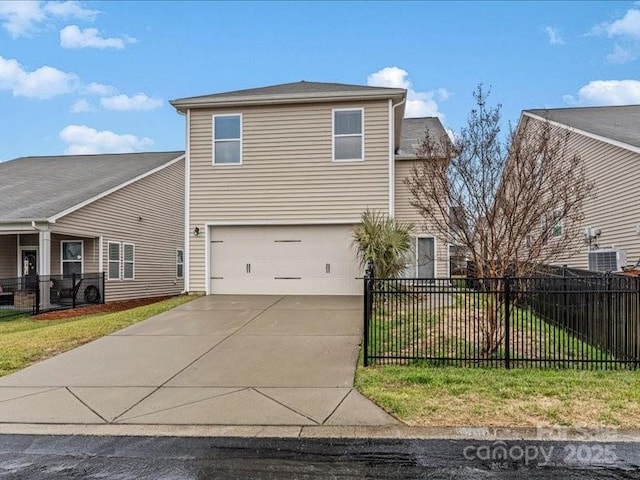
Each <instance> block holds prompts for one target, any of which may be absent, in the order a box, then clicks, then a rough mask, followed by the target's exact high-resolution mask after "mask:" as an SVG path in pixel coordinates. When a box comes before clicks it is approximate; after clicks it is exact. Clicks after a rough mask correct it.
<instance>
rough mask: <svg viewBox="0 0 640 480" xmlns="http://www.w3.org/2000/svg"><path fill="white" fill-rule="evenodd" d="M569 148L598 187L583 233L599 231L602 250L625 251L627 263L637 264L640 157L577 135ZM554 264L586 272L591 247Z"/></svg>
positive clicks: (587, 206)
mask: <svg viewBox="0 0 640 480" xmlns="http://www.w3.org/2000/svg"><path fill="white" fill-rule="evenodd" d="M569 148H570V150H571V151H572V152H575V153H577V154H578V155H580V156H581V158H582V159H583V161H584V166H585V171H586V174H587V176H588V178H589V180H590V181H592V182H594V184H595V198H593V199H590V200H588V201H587V202H586V203H585V209H584V213H585V219H584V222H583V225H582V227H581V229H584V227H587V226H591V227H598V228H600V229H601V231H602V235H601V236H600V238H599V239H598V244H599V246H600V247H601V248H608V247H614V248H617V249H621V250H625V251H626V254H627V262H628V263H629V264H634V263H635V262H637V261H638V259H639V258H640V236H639V235H638V234H637V232H636V225H638V224H640V195H638V185H637V178H638V174H639V173H640V153H636V152H632V151H630V150H627V149H625V148H621V147H617V146H615V145H611V144H608V143H605V142H603V141H600V140H596V139H593V138H590V137H587V136H585V135H582V134H579V133H576V132H572V133H570V135H569ZM555 263H557V264H568V265H569V266H572V267H575V268H587V267H588V265H589V262H588V246H587V245H586V243H583V244H582V245H581V247H580V251H579V252H577V253H575V254H573V255H567V256H566V257H564V258H559V259H558V260H557V262H555Z"/></svg>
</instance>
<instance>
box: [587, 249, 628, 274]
mask: <svg viewBox="0 0 640 480" xmlns="http://www.w3.org/2000/svg"><path fill="white" fill-rule="evenodd" d="M626 265H627V255H626V253H625V252H624V251H623V250H615V249H613V248H601V249H599V250H592V251H590V252H589V270H593V271H596V272H620V271H622V267H626Z"/></svg>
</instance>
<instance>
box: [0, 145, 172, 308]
mask: <svg viewBox="0 0 640 480" xmlns="http://www.w3.org/2000/svg"><path fill="white" fill-rule="evenodd" d="M0 199H1V200H0V284H1V283H2V281H3V280H2V279H8V278H15V277H31V276H33V275H35V274H39V275H40V276H41V278H42V277H44V278H46V277H47V276H49V275H52V276H57V275H62V276H64V277H67V278H69V277H71V276H72V275H73V274H74V273H75V274H76V275H87V274H89V273H93V274H95V273H99V272H106V273H105V292H104V298H101V300H102V299H104V300H106V301H113V300H122V299H129V298H139V297H151V296H159V295H174V294H179V293H181V292H182V291H183V290H184V280H183V276H184V270H183V268H184V266H183V254H184V152H158V153H132V154H113V155H69V156H55V157H24V158H17V159H15V160H10V161H6V162H2V163H0ZM45 293H46V292H44V291H43V295H44V294H45ZM45 301H48V298H46V299H45Z"/></svg>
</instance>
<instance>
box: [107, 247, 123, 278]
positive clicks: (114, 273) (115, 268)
mask: <svg viewBox="0 0 640 480" xmlns="http://www.w3.org/2000/svg"><path fill="white" fill-rule="evenodd" d="M107 250H108V255H109V271H108V273H107V279H108V280H120V243H116V242H109V243H108V246H107Z"/></svg>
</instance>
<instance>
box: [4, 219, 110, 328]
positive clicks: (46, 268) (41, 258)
mask: <svg viewBox="0 0 640 480" xmlns="http://www.w3.org/2000/svg"><path fill="white" fill-rule="evenodd" d="M100 263H101V262H100V239H99V238H93V237H87V236H74V235H68V234H60V233H53V232H51V231H50V230H44V229H42V230H37V231H36V233H34V232H33V229H32V230H31V231H14V232H1V233H0V318H2V317H3V316H8V315H9V314H10V313H11V312H13V313H16V314H17V313H23V312H25V313H36V312H37V311H45V310H51V309H55V308H69V307H74V306H76V305H80V304H86V303H100V302H104V277H103V275H102V274H101V273H98V272H101V271H102V268H101V267H102V266H101V265H100Z"/></svg>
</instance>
